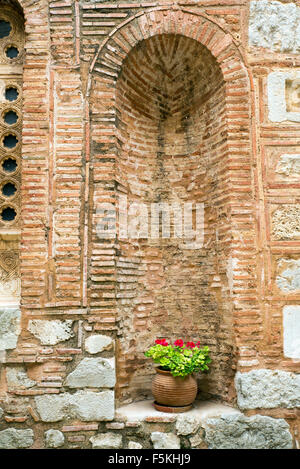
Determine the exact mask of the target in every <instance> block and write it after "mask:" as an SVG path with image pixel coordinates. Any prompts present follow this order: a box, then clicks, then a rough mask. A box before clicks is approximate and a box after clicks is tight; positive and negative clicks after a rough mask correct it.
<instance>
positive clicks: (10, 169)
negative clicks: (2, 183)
mask: <svg viewBox="0 0 300 469" xmlns="http://www.w3.org/2000/svg"><path fill="white" fill-rule="evenodd" d="M17 167H18V165H17V162H16V160H15V159H14V158H7V159H6V160H4V161H3V162H2V168H3V170H4V171H5V172H6V173H14V172H15V171H16V169H17Z"/></svg>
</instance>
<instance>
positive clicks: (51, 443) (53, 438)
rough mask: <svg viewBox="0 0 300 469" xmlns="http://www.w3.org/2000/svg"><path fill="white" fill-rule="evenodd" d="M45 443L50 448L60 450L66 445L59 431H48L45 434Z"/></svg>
mask: <svg viewBox="0 0 300 469" xmlns="http://www.w3.org/2000/svg"><path fill="white" fill-rule="evenodd" d="M45 441H46V446H47V447H48V448H59V447H60V446H63V445H64V443H65V437H64V434H63V433H62V432H60V431H59V430H54V429H51V430H47V431H46V432H45Z"/></svg>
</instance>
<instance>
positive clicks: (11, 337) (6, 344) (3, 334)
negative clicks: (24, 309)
mask: <svg viewBox="0 0 300 469" xmlns="http://www.w3.org/2000/svg"><path fill="white" fill-rule="evenodd" d="M20 320H21V311H20V310H19V309H18V308H0V351H1V350H11V349H14V348H16V346H17V341H18V336H19V334H20V331H21V329H20Z"/></svg>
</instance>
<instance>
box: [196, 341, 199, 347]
mask: <svg viewBox="0 0 300 469" xmlns="http://www.w3.org/2000/svg"><path fill="white" fill-rule="evenodd" d="M196 347H198V348H200V340H198V342H197V343H196Z"/></svg>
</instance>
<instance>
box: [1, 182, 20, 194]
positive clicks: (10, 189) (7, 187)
mask: <svg viewBox="0 0 300 469" xmlns="http://www.w3.org/2000/svg"><path fill="white" fill-rule="evenodd" d="M16 191H17V188H16V186H15V185H14V184H13V183H12V182H7V183H6V184H4V186H3V187H2V194H3V195H5V197H12V196H13V195H15V193H16Z"/></svg>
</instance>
